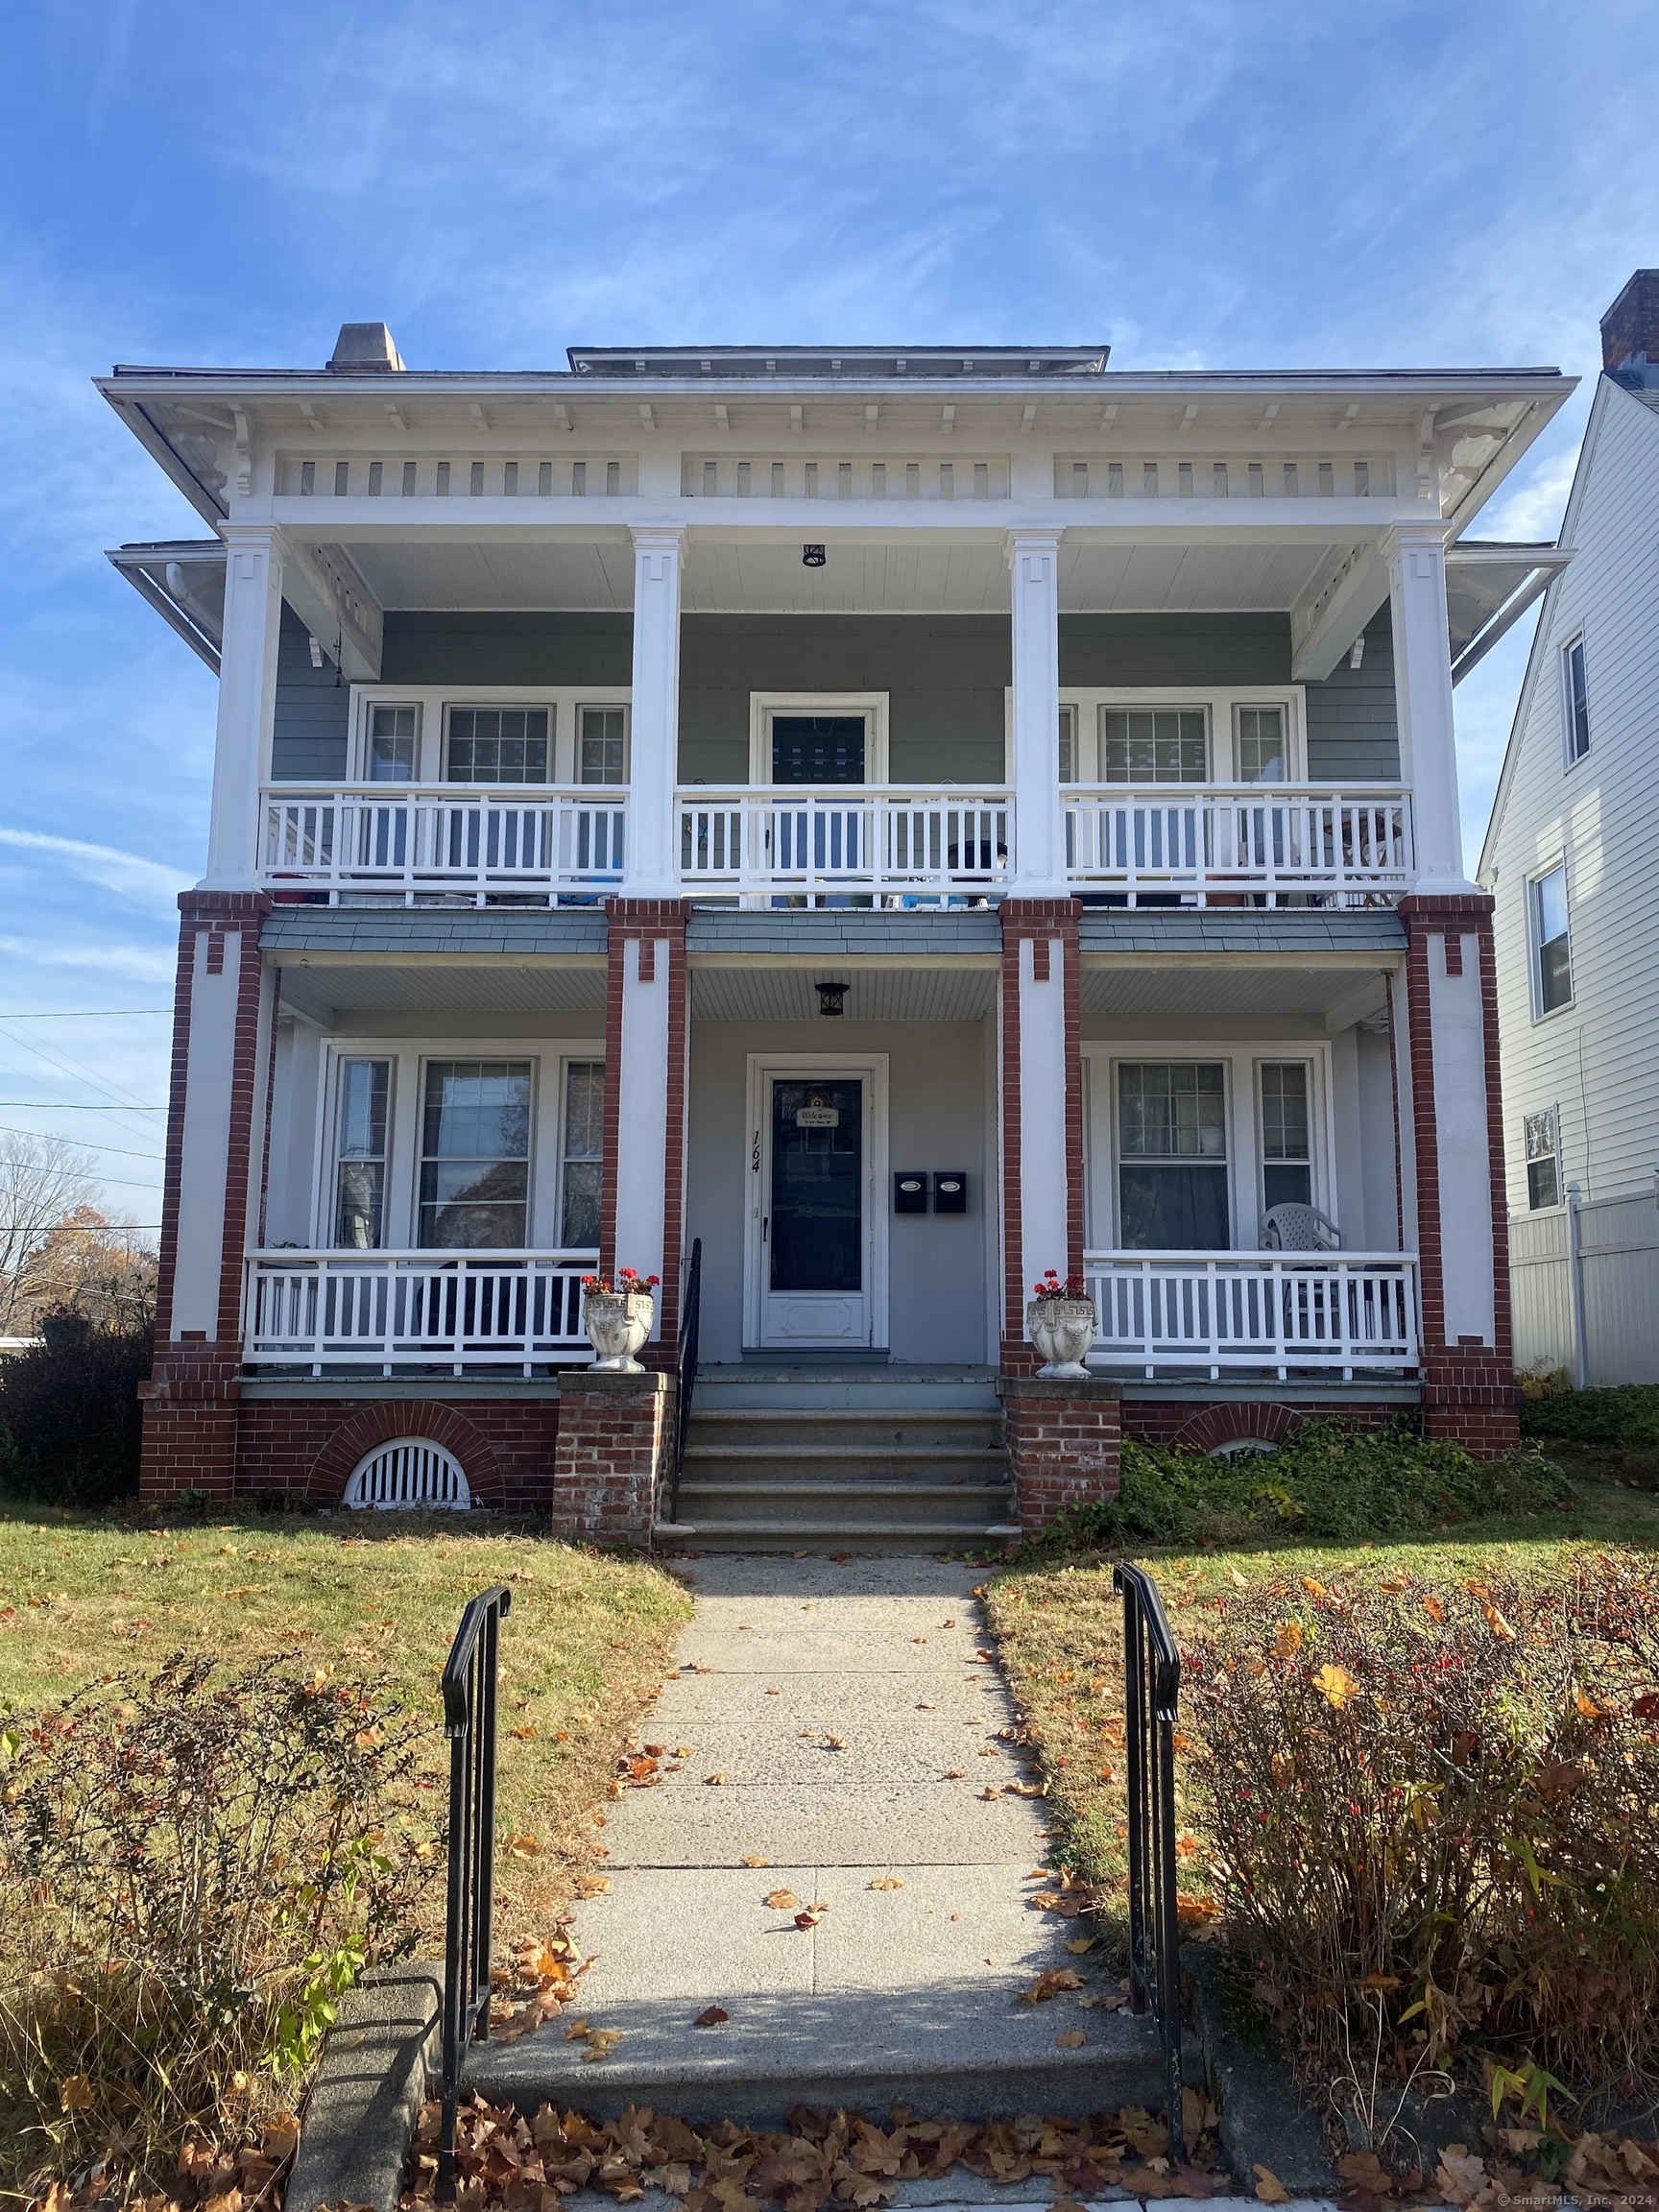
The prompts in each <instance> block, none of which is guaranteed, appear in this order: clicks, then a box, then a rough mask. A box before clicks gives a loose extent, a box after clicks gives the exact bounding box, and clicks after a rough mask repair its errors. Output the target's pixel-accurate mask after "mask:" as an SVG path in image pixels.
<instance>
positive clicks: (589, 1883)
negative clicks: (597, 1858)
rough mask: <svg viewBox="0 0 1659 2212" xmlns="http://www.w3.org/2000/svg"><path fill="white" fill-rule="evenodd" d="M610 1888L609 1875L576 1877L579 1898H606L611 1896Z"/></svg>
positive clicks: (579, 1875) (581, 1875)
mask: <svg viewBox="0 0 1659 2212" xmlns="http://www.w3.org/2000/svg"><path fill="white" fill-rule="evenodd" d="M610 1888H611V1877H610V1875H609V1874H578V1875H577V1877H576V1894H577V1896H578V1897H604V1896H606V1895H608V1894H609V1892H610Z"/></svg>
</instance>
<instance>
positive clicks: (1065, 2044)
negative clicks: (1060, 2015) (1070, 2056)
mask: <svg viewBox="0 0 1659 2212" xmlns="http://www.w3.org/2000/svg"><path fill="white" fill-rule="evenodd" d="M1088 2040H1089V2038H1088V2036H1087V2035H1085V2034H1084V2032H1083V2031H1082V2029H1081V2028H1067V2029H1064V2030H1062V2032H1060V2033H1059V2034H1058V2035H1056V2036H1055V2038H1054V2048H1055V2050H1056V2051H1081V2050H1082V2048H1083V2046H1084V2044H1085V2043H1087V2042H1088Z"/></svg>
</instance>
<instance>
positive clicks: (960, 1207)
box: [933, 1167, 968, 1214]
mask: <svg viewBox="0 0 1659 2212" xmlns="http://www.w3.org/2000/svg"><path fill="white" fill-rule="evenodd" d="M933 1211H934V1213H935V1214H966V1213H967V1211H968V1177H967V1175H966V1173H965V1172H964V1171H963V1169H962V1168H960V1167H938V1168H935V1169H934V1172H933Z"/></svg>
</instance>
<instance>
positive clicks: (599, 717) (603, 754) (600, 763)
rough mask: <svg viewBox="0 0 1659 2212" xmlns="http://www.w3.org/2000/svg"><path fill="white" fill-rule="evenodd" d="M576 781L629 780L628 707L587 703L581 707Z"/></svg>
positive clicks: (577, 740)
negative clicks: (589, 704) (587, 704)
mask: <svg viewBox="0 0 1659 2212" xmlns="http://www.w3.org/2000/svg"><path fill="white" fill-rule="evenodd" d="M576 781H577V782H578V783H626V782H627V781H628V709H627V708H626V707H584V708H582V709H580V711H579V713H578V716H577V733H576Z"/></svg>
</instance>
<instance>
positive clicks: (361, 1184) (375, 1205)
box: [334, 1060, 392, 1252]
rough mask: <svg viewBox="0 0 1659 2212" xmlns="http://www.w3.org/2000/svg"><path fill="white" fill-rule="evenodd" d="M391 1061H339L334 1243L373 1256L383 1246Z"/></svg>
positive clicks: (351, 1250)
mask: <svg viewBox="0 0 1659 2212" xmlns="http://www.w3.org/2000/svg"><path fill="white" fill-rule="evenodd" d="M391 1090H392V1063H391V1061H390V1060H342V1061H341V1063H340V1105H339V1128H338V1142H337V1144H336V1147H335V1150H336V1158H337V1166H336V1167H335V1170H334V1241H335V1243H336V1244H337V1245H341V1246H343V1247H344V1248H345V1249H346V1250H347V1251H349V1252H373V1251H375V1250H377V1249H378V1248H379V1246H380V1245H382V1244H384V1243H385V1241H386V1123H387V1102H388V1099H389V1098H390V1095H391Z"/></svg>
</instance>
